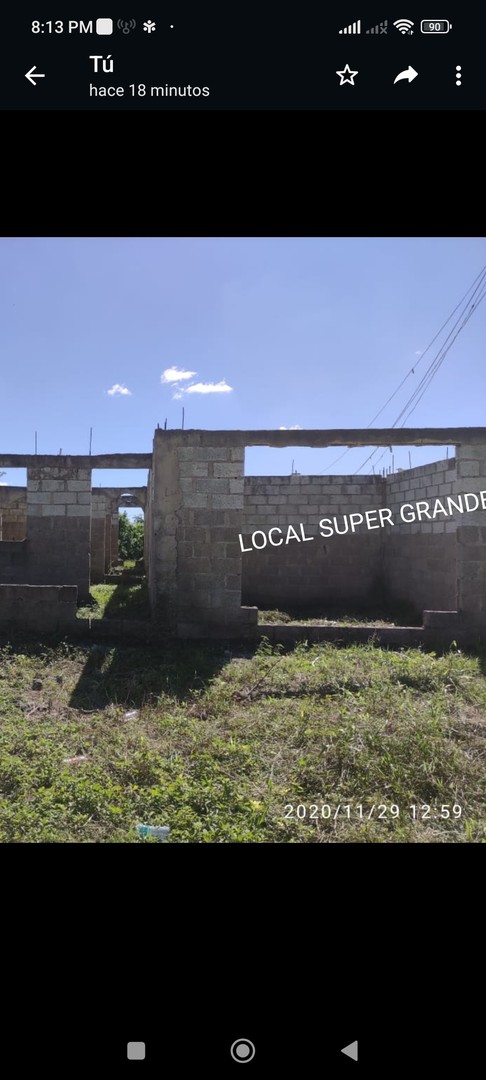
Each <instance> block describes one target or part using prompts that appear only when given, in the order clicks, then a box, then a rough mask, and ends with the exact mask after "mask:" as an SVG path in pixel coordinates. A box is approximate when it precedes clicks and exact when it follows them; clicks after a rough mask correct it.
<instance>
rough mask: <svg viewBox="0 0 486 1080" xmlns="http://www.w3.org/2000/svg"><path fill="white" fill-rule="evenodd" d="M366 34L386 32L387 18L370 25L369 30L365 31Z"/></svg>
mask: <svg viewBox="0 0 486 1080" xmlns="http://www.w3.org/2000/svg"><path fill="white" fill-rule="evenodd" d="M366 33H367V34H387V33H388V19H385V21H384V22H381V23H377V24H376V26H372V28H371V30H367V31H366Z"/></svg>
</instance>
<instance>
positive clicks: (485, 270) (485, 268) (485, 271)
mask: <svg viewBox="0 0 486 1080" xmlns="http://www.w3.org/2000/svg"><path fill="white" fill-rule="evenodd" d="M485 276H486V265H485V266H483V269H482V270H481V271H480V272H479V274H478V275H477V277H476V278H475V279H474V281H473V283H472V285H470V286H469V288H468V289H467V291H466V292H465V293H464V296H463V297H462V299H461V300H459V303H458V304H456V307H455V308H454V309H453V311H451V313H450V315H449V316H448V318H447V319H446V321H445V323H443V325H442V326H441V328H440V330H438V331H437V333H436V334H435V337H433V338H432V341H431V342H430V343H429V344H428V345H427V348H426V349H424V352H423V353H422V355H421V356H420V357H419V359H418V360H417V361H416V362H415V363H414V365H413V367H411V368H410V371H408V372H407V374H406V375H405V376H404V378H403V379H402V381H401V383H399V385H398V386H397V388H396V390H394V391H393V394H391V396H390V397H389V398H388V400H387V401H386V402H385V404H384V405H383V406H382V408H381V409H380V410H379V411H378V412H377V413H376V414H375V416H374V417H373V419H372V420H370V422H369V424H367V425H366V427H367V429H368V428H370V427H371V425H372V424H374V422H375V420H377V419H378V417H379V416H381V414H382V412H384V410H385V409H386V407H387V405H389V404H390V401H393V398H394V397H396V395H397V394H398V392H399V390H401V388H402V386H403V385H404V383H405V382H406V381H407V379H408V378H409V376H410V375H415V371H416V369H417V368H418V366H419V364H421V363H422V360H423V358H424V356H426V354H427V353H428V352H429V350H430V349H431V348H432V346H433V345H434V343H435V342H436V341H437V338H438V337H439V335H440V334H441V333H442V331H443V330H444V329H445V327H446V326H447V324H448V323H449V322H450V321H451V319H452V318H453V317H454V315H455V314H456V311H457V310H458V308H460V307H461V304H463V303H464V301H465V299H466V297H467V296H469V293H470V292H471V290H472V289H474V286H475V285H476V282H480V284H479V285H478V286H476V289H475V290H474V292H476V291H477V289H478V288H479V287H481V286H482V281H480V279H484V277H485ZM474 292H473V294H472V295H473V296H474ZM471 299H472V298H471ZM481 299H482V297H481ZM479 302H480V301H478V303H479ZM473 306H474V305H473ZM477 306H478V304H476V307H477ZM455 325H457V323H456V324H455ZM454 328H455V327H453V328H452V330H451V333H452V332H453V330H454ZM449 336H450V335H449ZM447 340H448V339H447V338H446V341H447ZM434 362H435V361H433V363H434ZM428 370H430V368H429V369H428ZM422 382H423V380H421V383H420V384H419V387H417V390H418V389H419V388H420V386H421V385H422ZM413 396H414V395H413ZM409 403H410V399H409V401H408V402H407V404H406V405H405V408H407V406H408V404H409ZM417 404H418V402H417ZM402 412H403V410H402ZM401 415H402V413H400V416H399V417H398V419H400V417H401ZM409 415H410V414H409ZM397 423H398V420H396V421H395V424H393V425H392V426H393V427H395V426H396V424H397ZM351 449H354V447H350V446H348V447H347V449H346V450H344V451H343V453H342V454H340V455H339V457H337V458H335V459H334V461H331V463H330V465H328V467H327V468H328V470H329V469H332V468H333V466H334V465H337V463H338V461H341V460H342V459H343V457H346V454H349V452H350V450H351ZM376 452H377V451H376V450H374V451H373V453H372V454H371V455H370V457H373V456H374V454H375V453H376ZM385 453H386V451H385ZM382 457H383V455H382ZM369 460H370V458H369V457H368V458H367V459H366V461H365V462H363V465H366V463H367V462H368V461H369ZM378 460H381V458H379V459H378ZM363 465H360V468H359V469H358V472H359V471H360V470H361V469H362V468H363ZM323 475H324V474H323Z"/></svg>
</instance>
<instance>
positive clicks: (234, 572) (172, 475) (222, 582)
mask: <svg viewBox="0 0 486 1080" xmlns="http://www.w3.org/2000/svg"><path fill="white" fill-rule="evenodd" d="M238 442H239V439H238V434H237V433H236V434H235V441H234V445H231V436H228V433H224V435H223V433H218V432H211V431H208V432H205V431H198V432H187V433H185V432H172V431H161V430H157V431H156V432H155V438H154V451H153V473H154V477H153V481H154V486H153V507H152V548H153V556H154V557H153V558H152V559H151V571H150V595H151V597H152V598H153V602H154V606H155V609H156V611H157V612H160V613H161V614H163V616H164V617H165V618H166V620H167V622H169V621H171V620H172V621H173V623H174V624H175V626H176V628H177V633H178V634H179V636H181V637H198V636H205V635H208V636H211V635H214V636H223V637H238V636H244V635H245V634H246V633H247V632H248V633H251V632H252V630H253V629H254V628H256V622H257V611H256V609H248V608H244V607H242V605H241V551H240V548H239V544H238V532H239V531H240V527H241V518H242V512H243V498H244V479H243V471H244V446H241V445H238Z"/></svg>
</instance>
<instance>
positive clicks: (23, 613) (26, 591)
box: [0, 585, 77, 634]
mask: <svg viewBox="0 0 486 1080" xmlns="http://www.w3.org/2000/svg"><path fill="white" fill-rule="evenodd" d="M76 606H77V589H76V587H75V586H72V587H69V586H54V585H0V632H2V633H5V632H11V631H14V632H15V631H19V632H22V631H28V632H32V633H37V632H38V633H40V634H50V633H56V632H58V631H68V630H69V629H70V628H71V627H72V626H73V625H74V626H75V624H76Z"/></svg>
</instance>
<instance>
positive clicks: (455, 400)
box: [0, 237, 486, 486]
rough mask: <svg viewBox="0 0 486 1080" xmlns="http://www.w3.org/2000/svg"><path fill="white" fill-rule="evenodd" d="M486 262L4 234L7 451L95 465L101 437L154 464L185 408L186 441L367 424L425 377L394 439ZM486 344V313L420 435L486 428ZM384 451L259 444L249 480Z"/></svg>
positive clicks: (0, 259)
mask: <svg viewBox="0 0 486 1080" xmlns="http://www.w3.org/2000/svg"><path fill="white" fill-rule="evenodd" d="M485 263H486V241H485V240H484V239H480V238H447V237H445V238H413V237H412V238H348V237H345V238H334V237H332V238H309V239H306V238H258V237H257V238H252V237H250V238H220V239H218V238H168V239H164V238H148V239H147V238H124V237H119V238H97V237H95V238H89V237H88V238H50V237H47V238H4V239H2V240H1V241H0V279H1V293H0V296H1V300H0V304H1V319H0V350H1V358H2V363H1V370H2V375H1V399H2V406H3V407H2V422H1V440H0V448H1V450H2V452H5V453H7V452H9V453H30V452H33V450H34V432H35V431H37V433H38V452H39V453H46V454H52V453H58V452H59V450H60V449H62V451H63V453H70V454H84V453H87V452H88V447H89V431H90V427H92V428H93V445H92V451H93V453H109V452H123V451H137V452H141V451H150V449H151V446H152V438H153V431H154V428H155V427H156V426H157V423H159V424H160V426H161V427H163V425H164V421H165V419H166V418H167V423H168V427H169V428H179V427H180V426H181V414H182V407H184V409H185V427H186V428H209V429H211V428H212V429H217V428H243V429H244V428H279V427H287V428H290V427H292V426H295V425H299V426H300V427H301V428H347V427H349V428H353V427H366V426H368V424H369V423H370V421H371V420H372V418H373V416H374V415H375V413H376V412H377V411H378V409H380V408H381V406H382V405H383V404H384V403H385V401H386V400H387V398H388V397H389V396H390V395H391V394H392V393H393V391H394V390H395V389H396V387H397V385H398V383H399V382H400V381H401V379H403V378H404V377H405V375H406V374H407V372H408V371H409V370H410V369H411V367H412V366H413V365H414V364H415V365H416V374H415V375H414V376H412V375H410V377H409V378H408V379H407V381H406V383H405V385H404V387H403V388H402V390H401V392H400V394H398V395H397V397H395V398H394V400H393V401H392V402H391V403H390V405H389V406H388V408H387V409H386V410H385V412H383V413H382V415H381V416H380V418H379V420H378V421H377V422H376V424H375V425H374V426H383V427H387V426H391V425H392V424H393V422H394V420H395V419H396V417H397V415H398V413H399V412H400V410H401V409H402V407H403V405H404V404H405V402H406V400H407V399H408V397H409V396H410V394H411V393H412V392H413V390H414V388H415V386H416V385H417V383H418V381H419V379H420V378H421V377H422V374H423V373H424V372H425V370H426V367H427V365H428V364H429V362H430V361H431V360H432V359H433V356H434V355H435V352H436V350H437V347H438V345H439V344H440V341H441V340H442V339H440V340H439V342H438V343H437V344H436V346H435V347H434V349H433V350H431V351H430V352H429V353H427V356H426V357H424V359H423V361H422V362H420V357H421V354H422V352H423V350H425V348H426V347H427V345H428V344H429V342H430V341H431V339H432V338H433V337H434V335H435V334H436V333H437V331H438V330H439V328H440V326H441V325H442V324H443V323H444V322H445V320H446V319H447V317H448V316H449V314H450V313H451V311H452V310H453V308H455V307H456V305H457V304H458V302H459V300H460V299H461V297H462V296H463V295H464V293H465V292H466V290H467V289H468V288H469V286H470V285H471V284H472V282H473V280H474V278H475V277H476V276H477V275H478V274H479V272H480V271H481V269H482V267H483V266H484V264H485ZM485 342H486V302H485V303H484V304H483V305H481V306H480V307H479V308H478V310H477V312H476V313H475V314H474V315H473V316H472V318H471V320H470V321H469V322H468V324H467V326H466V327H465V328H464V330H463V331H462V332H461V334H460V335H459V337H458V339H457V341H456V342H455V343H454V345H453V346H452V348H451V350H450V352H449V353H448V355H447V357H446V359H445V361H444V364H443V365H442V367H441V369H440V371H439V372H438V374H437V376H436V377H435V379H434V381H433V382H432V385H431V386H430V388H429V389H428V391H427V393H426V394H425V396H424V398H423V399H422V401H421V402H420V404H419V405H418V407H417V409H416V410H415V412H414V414H413V417H411V418H410V420H409V422H408V424H407V426H416V427H421V426H437V427H439V426H446V425H451V426H452V425H453V426H461V425H482V424H484V423H485V416H484V401H485V400H486V364H485ZM174 369H176V370H174ZM164 372H165V373H166V374H165V375H164ZM181 373H183V374H181ZM117 387H118V388H119V389H118V390H117V389H116V388H117ZM114 388H115V389H114ZM120 388H121V390H120ZM228 388H231V389H228ZM113 389H114V392H113V393H111V394H110V393H109V391H110V390H113ZM124 390H127V391H129V393H125V392H121V391H124ZM177 395H180V396H177ZM369 452H370V451H368V450H366V449H364V450H363V449H361V450H352V451H349V452H348V453H347V454H346V456H345V457H344V458H343V460H342V461H340V462H339V463H337V464H336V465H335V466H332V467H330V466H331V463H332V462H333V461H334V460H335V458H336V457H337V456H338V455H339V454H340V453H342V451H340V450H335V449H333V448H330V449H324V450H310V449H307V450H306V449H294V448H290V447H289V448H288V449H286V450H272V449H270V448H264V447H255V448H252V449H248V450H247V452H246V468H245V471H246V472H247V473H249V474H254V475H255V474H260V475H261V474H266V473H273V474H285V473H290V471H291V468H292V462H294V468H295V469H296V470H297V471H298V472H300V473H307V472H310V473H325V472H327V471H330V472H333V473H345V474H348V473H353V472H354V471H355V470H356V469H358V468H359V466H360V465H362V463H363V461H364V459H365V458H366V457H367V456H368V453H369ZM381 453H382V451H379V453H378V454H377V455H376V458H375V459H373V460H377V458H378V457H379V455H380V454H381ZM411 453H412V464H413V465H419V464H422V463H424V462H426V461H430V460H434V459H437V458H439V457H443V456H445V452H438V451H435V450H434V449H427V450H420V449H412V451H411ZM388 465H391V455H390V454H389V452H388V451H387V452H386V455H385V457H384V458H382V460H381V462H380V465H378V464H377V466H376V468H377V470H378V469H381V468H382V467H383V466H388ZM394 465H395V468H397V467H407V466H408V450H407V449H406V448H403V449H396V450H395V451H394ZM363 471H364V472H371V464H369V465H368V466H367V467H366V469H365V470H363ZM145 477H146V474H145V473H139V472H127V473H116V472H111V471H104V472H95V473H94V476H93V483H94V484H99V483H102V484H109V483H111V484H117V485H118V484H123V485H124V484H125V483H126V484H127V486H129V485H130V484H135V483H144V482H145ZM6 481H7V482H9V483H18V482H24V481H23V480H19V474H17V473H16V472H15V471H14V470H8V471H7V473H6V475H5V476H3V477H2V482H3V483H5V482H6Z"/></svg>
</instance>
